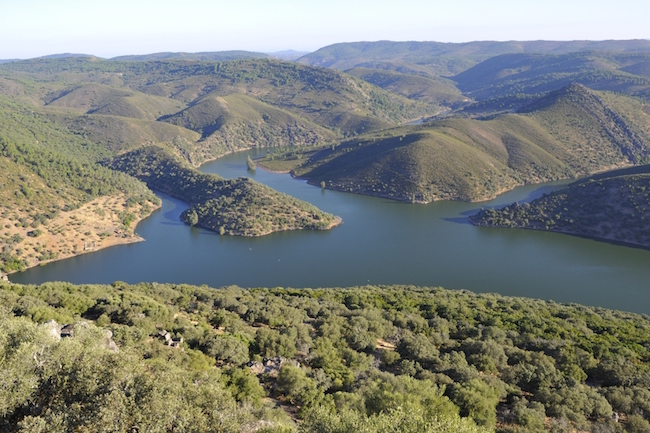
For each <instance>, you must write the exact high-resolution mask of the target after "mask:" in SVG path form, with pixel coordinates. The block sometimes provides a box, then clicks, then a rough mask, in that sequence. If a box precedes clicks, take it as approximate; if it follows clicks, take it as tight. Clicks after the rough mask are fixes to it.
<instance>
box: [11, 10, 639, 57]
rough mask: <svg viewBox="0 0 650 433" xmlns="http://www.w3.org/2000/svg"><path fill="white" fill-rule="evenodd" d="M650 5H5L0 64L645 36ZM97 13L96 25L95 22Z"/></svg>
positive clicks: (622, 38)
mask: <svg viewBox="0 0 650 433" xmlns="http://www.w3.org/2000/svg"><path fill="white" fill-rule="evenodd" d="M648 15H650V3H648V2H647V1H645V0H621V1H619V2H618V4H617V7H616V8H612V7H611V3H610V2H608V1H605V0H591V1H589V0H572V1H571V2H570V3H569V2H562V1H560V0H546V1H541V0H531V1H529V2H525V3H523V4H522V3H521V2H518V1H515V0H494V1H492V2H490V3H489V4H486V3H485V2H482V1H480V0H462V1H460V2H456V3H454V4H448V3H446V2H442V1H424V0H404V1H403V2H402V3H400V6H399V7H396V6H395V5H394V2H392V1H388V0H375V1H373V2H370V1H369V0H361V1H358V2H354V3H352V4H350V3H349V2H345V1H343V0H332V1H331V2H329V3H327V4H311V3H309V4H305V3H304V2H299V1H297V0H276V1H272V2H268V1H266V2H265V1H262V0H245V1H243V2H239V3H237V4H233V3H232V2H223V1H217V2H214V1H212V2H210V1H208V0H192V1H190V2H187V3H186V4H184V5H183V7H182V8H179V7H178V5H177V4H176V3H175V2H173V1H171V0H160V1H157V2H153V1H151V0H142V1H139V2H129V1H127V0H115V1H113V2H111V3H110V4H94V3H84V2H80V1H79V0H61V1H60V2H57V3H55V4H52V3H51V2H48V1H46V0H26V1H25V2H11V3H8V4H6V5H3V14H2V16H0V38H2V40H4V41H6V42H7V43H5V44H3V46H2V47H0V59H29V58H35V57H42V56H46V55H53V54H57V53H84V54H85V53H91V54H92V55H95V56H98V57H102V58H113V57H118V56H123V55H142V54H150V53H158V52H187V53H196V52H215V51H232V50H244V51H252V52H263V53H273V52H278V51H284V50H288V49H292V50H296V51H306V52H313V51H315V50H317V49H319V48H322V47H325V46H329V45H333V44H336V43H344V42H349V41H381V40H390V41H398V42H406V41H437V42H442V43H466V42H473V41H498V42H505V41H535V40H547V41H571V40H590V41H601V40H631V39H644V40H647V39H649V38H650V29H648V27H647V24H646V22H645V21H646V20H645V17H647V16H648ZM99 17H101V19H99Z"/></svg>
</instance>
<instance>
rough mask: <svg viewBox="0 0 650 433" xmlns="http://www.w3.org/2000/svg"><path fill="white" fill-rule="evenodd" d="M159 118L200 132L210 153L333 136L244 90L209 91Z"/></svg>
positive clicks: (308, 142) (327, 139)
mask: <svg viewBox="0 0 650 433" xmlns="http://www.w3.org/2000/svg"><path fill="white" fill-rule="evenodd" d="M161 120H162V121H164V122H168V123H171V124H174V125H178V126H181V127H183V128H187V129H191V130H194V131H197V132H199V133H200V134H201V141H202V144H201V147H202V148H203V149H205V148H206V147H209V148H213V149H212V150H210V151H209V153H212V154H218V153H226V152H231V151H234V150H238V149H241V148H248V147H255V146H257V147H271V146H279V145H283V144H285V145H286V144H291V145H297V146H300V145H313V144H316V143H318V142H321V141H329V140H332V139H334V137H335V135H334V133H332V132H331V131H329V130H327V129H325V128H323V127H321V126H318V125H316V124H315V123H313V122H311V121H309V120H306V119H302V118H300V117H298V116H296V115H295V114H292V113H290V112H289V111H287V110H283V109H280V108H275V107H273V106H271V105H269V104H266V103H264V102H261V101H259V100H257V99H254V98H251V97H250V96H246V95H243V94H230V95H227V96H223V97H221V96H217V95H215V94H210V95H208V96H206V97H204V98H201V99H200V100H198V101H196V102H195V103H193V104H192V105H191V106H190V107H188V108H186V109H185V110H183V111H181V112H179V113H176V114H174V115H171V116H166V117H163V118H161Z"/></svg>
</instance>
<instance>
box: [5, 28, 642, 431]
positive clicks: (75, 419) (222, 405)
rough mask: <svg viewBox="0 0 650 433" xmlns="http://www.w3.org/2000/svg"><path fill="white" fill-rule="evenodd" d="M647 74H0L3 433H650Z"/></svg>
mask: <svg viewBox="0 0 650 433" xmlns="http://www.w3.org/2000/svg"><path fill="white" fill-rule="evenodd" d="M282 59H284V60H282ZM649 64H650V42H648V41H646V40H627V41H600V42H597V41H596V42H592V41H565V42H551V41H534V42H526V41H523V42H521V41H510V42H480V41H479V42H468V43H459V44H456V43H437V42H390V41H381V42H355V43H341V44H334V45H331V46H328V47H323V48H321V49H319V50H317V51H315V52H312V53H308V54H305V53H301V54H299V53H296V52H292V51H289V52H278V53H260V52H252V51H223V52H196V53H185V52H171V51H170V52H157V53H153V54H138V55H125V56H119V57H114V58H99V57H95V56H93V55H81V54H80V55H76V54H75V55H66V54H62V55H53V56H46V57H42V58H36V59H30V60H17V61H14V60H10V61H6V62H4V61H0V225H1V226H2V227H1V228H0V249H1V250H0V273H1V275H0V276H2V277H4V276H5V274H8V278H6V277H5V278H3V279H0V300H1V302H0V304H2V308H0V331H2V332H0V371H1V372H2V375H0V376H2V380H3V381H4V382H3V383H4V384H5V386H0V412H2V413H1V414H0V429H2V430H3V431H5V430H6V431H9V432H16V433H23V432H28V431H29V432H32V431H40V432H43V433H49V432H51V431H52V432H53V431H55V430H56V429H58V430H56V431H94V430H105V431H120V432H122V431H123V432H127V431H131V432H132V431H145V430H147V431H164V432H171V431H196V432H206V431H227V432H233V433H234V432H241V431H249V432H259V433H295V432H300V433H307V432H314V431H319V432H323V433H350V432H368V433H375V432H387V433H388V432H395V431H400V432H405V433H409V432H413V433H415V432H425V431H426V432H436V433H437V432H441V431H444V432H451V431H453V432H457V433H496V432H498V433H522V432H532V433H542V432H547V431H550V432H553V433H560V432H562V433H563V432H567V433H568V432H587V431H591V432H600V433H623V432H634V433H638V432H646V431H648V429H650V415H649V414H650V403H649V402H650V394H649V393H648V389H649V387H650V345H649V341H650V340H649V335H650V334H649V332H650V331H649V330H650V322H649V321H648V314H649V313H650V293H649V292H648V290H647V281H648V280H649V279H650V268H649V267H648V266H647V264H648V260H649V259H650V223H648V221H646V213H647V211H648V209H649V208H650V201H648V191H649V190H648V187H650V185H649V184H648V181H649V179H650V175H649V174H648V172H649V171H650V170H649V169H648V167H649V166H648V163H649V162H650V75H649V74H648V65H649ZM513 203H514V204H513ZM513 228H525V229H531V230H512V229H513ZM567 234H570V235H575V236H567ZM143 241H144V242H143ZM603 241H606V242H603ZM631 246H634V247H636V248H631ZM108 247H111V248H108ZM91 252H92V254H89V253H91ZM63 259H64V260H63ZM54 281H60V282H54ZM147 281H148V282H147ZM441 287H445V289H443V288H441Z"/></svg>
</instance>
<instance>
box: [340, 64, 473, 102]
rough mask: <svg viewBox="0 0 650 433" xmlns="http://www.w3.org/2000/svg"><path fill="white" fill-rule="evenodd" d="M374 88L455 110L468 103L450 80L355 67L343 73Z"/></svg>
mask: <svg viewBox="0 0 650 433" xmlns="http://www.w3.org/2000/svg"><path fill="white" fill-rule="evenodd" d="M345 72H346V73H348V74H350V75H353V76H355V77H358V78H361V79H362V80H364V81H367V82H369V83H371V84H374V85H375V86H378V87H381V88H382V89H385V90H388V91H390V92H393V93H396V94H398V95H402V96H404V97H406V98H409V99H414V100H418V101H425V102H428V103H430V104H437V105H441V106H444V107H452V108H456V107H458V106H460V105H463V104H464V103H467V102H468V99H467V98H466V97H465V96H463V94H462V93H461V92H460V90H458V89H457V88H456V86H455V84H454V82H453V81H451V80H446V79H443V78H436V79H433V78H429V77H423V76H419V75H413V74H408V73H400V72H396V71H383V70H377V69H371V68H362V67H356V68H353V69H349V70H347V71H345Z"/></svg>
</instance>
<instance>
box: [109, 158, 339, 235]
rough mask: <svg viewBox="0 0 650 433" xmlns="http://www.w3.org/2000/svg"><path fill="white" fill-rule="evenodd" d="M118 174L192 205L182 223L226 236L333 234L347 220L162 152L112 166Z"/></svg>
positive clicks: (246, 179) (284, 195)
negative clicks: (293, 232) (302, 232)
mask: <svg viewBox="0 0 650 433" xmlns="http://www.w3.org/2000/svg"><path fill="white" fill-rule="evenodd" d="M109 166H110V167H111V168H112V169H114V170H119V171H122V172H124V173H128V174H130V175H131V176H134V177H137V178H138V179H141V180H142V181H144V182H146V183H147V185H149V187H150V188H153V189H156V190H158V191H161V192H164V193H166V194H169V195H172V196H174V197H176V198H179V199H181V200H183V201H185V202H187V203H188V204H189V205H190V208H189V209H186V210H185V211H184V212H183V213H182V215H181V220H183V222H185V223H187V224H190V225H193V226H194V225H198V226H201V227H205V228H207V229H210V230H214V231H216V232H218V233H219V234H221V235H237V236H264V235H267V234H269V233H272V232H276V231H282V230H301V229H309V230H327V229H330V228H332V227H334V226H336V225H339V224H340V223H341V219H340V218H338V217H335V216H333V215H331V214H328V213H325V212H322V211H320V210H319V209H318V208H316V207H315V206H312V205H311V204H309V203H307V202H304V201H301V200H298V199H295V198H293V197H290V196H288V195H286V194H282V193H279V192H277V191H275V190H273V189H272V188H269V187H268V186H266V185H262V184H260V183H257V182H255V181H253V180H251V179H248V178H239V179H223V178H221V177H219V176H217V175H214V174H204V173H201V172H199V171H197V170H195V169H193V168H191V167H189V166H188V165H187V164H185V163H183V162H182V161H180V160H178V159H177V158H175V157H174V156H173V155H171V154H170V153H168V152H167V151H165V150H164V149H162V148H159V147H147V148H142V149H138V150H135V151H133V152H129V153H126V154H123V155H120V156H119V157H117V158H114V159H113V160H112V161H110V163H109Z"/></svg>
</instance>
